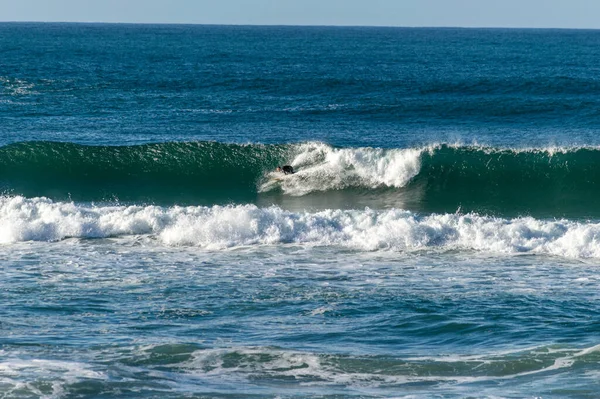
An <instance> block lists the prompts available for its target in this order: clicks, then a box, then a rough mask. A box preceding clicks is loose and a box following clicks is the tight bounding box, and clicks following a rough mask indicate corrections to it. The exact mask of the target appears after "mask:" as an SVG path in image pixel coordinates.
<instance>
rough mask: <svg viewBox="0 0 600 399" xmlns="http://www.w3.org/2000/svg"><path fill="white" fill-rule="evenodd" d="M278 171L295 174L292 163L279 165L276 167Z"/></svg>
mask: <svg viewBox="0 0 600 399" xmlns="http://www.w3.org/2000/svg"><path fill="white" fill-rule="evenodd" d="M275 170H276V171H277V172H283V174H285V175H293V174H294V168H293V167H292V166H291V165H283V166H278V167H277V169H275Z"/></svg>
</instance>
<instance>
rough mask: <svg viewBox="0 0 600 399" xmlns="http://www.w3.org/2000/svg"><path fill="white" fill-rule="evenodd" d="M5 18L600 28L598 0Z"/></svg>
mask: <svg viewBox="0 0 600 399" xmlns="http://www.w3.org/2000/svg"><path fill="white" fill-rule="evenodd" d="M0 21H69V22H147V23H194V24H244V25H246V24H248V25H369V26H461V27H533V28H539V27H551V28H600V0H0Z"/></svg>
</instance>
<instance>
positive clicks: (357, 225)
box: [0, 196, 600, 258]
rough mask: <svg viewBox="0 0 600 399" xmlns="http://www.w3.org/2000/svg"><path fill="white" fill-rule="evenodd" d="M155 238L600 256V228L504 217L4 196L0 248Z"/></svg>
mask: <svg viewBox="0 0 600 399" xmlns="http://www.w3.org/2000/svg"><path fill="white" fill-rule="evenodd" d="M139 235H150V236H151V237H154V238H156V240H157V241H158V242H159V243H162V244H165V245H171V246H182V245H186V246H197V247H201V248H206V249H212V250H218V249H224V248H231V247H239V246H250V245H278V244H287V243H294V244H300V245H308V246H341V247H347V248H351V249H356V250H363V251H375V250H391V251H414V250H472V251H483V252H491V253H499V254H518V253H532V254H549V255H557V256H564V257H572V258H599V257H600V223H593V222H575V221H569V220H550V221H548V220H538V219H534V218H531V217H526V218H515V219H502V218H495V217H489V216H480V215H474V214H466V215H465V214H443V215H435V214H434V215H427V216H422V215H418V214H415V213H412V212H409V211H404V210H400V209H391V210H386V211H375V210H371V209H368V208H367V209H364V210H339V209H335V210H325V211H320V212H290V211H286V210H283V209H281V208H278V207H269V208H258V207H256V206H254V205H239V206H213V207H203V206H194V207H179V206H176V207H158V206H86V205H79V204H75V203H67V202H54V201H52V200H49V199H46V198H32V199H28V198H23V197H20V196H16V197H2V198H0V243H4V244H9V243H15V242H22V241H59V240H63V239H66V238H71V237H74V238H106V237H121V236H139Z"/></svg>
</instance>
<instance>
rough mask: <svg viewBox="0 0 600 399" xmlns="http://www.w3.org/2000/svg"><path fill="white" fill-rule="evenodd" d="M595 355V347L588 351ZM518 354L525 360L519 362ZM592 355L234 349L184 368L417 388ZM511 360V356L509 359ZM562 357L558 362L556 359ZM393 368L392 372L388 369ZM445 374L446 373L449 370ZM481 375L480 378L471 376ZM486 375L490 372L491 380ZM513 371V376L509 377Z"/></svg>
mask: <svg viewBox="0 0 600 399" xmlns="http://www.w3.org/2000/svg"><path fill="white" fill-rule="evenodd" d="M590 349H591V350H592V351H593V350H595V349H597V348H596V347H594V348H590ZM517 353H518V354H520V356H519V357H521V360H519V358H518V357H517V358H515V356H514V355H515V354H517ZM588 353H589V352H588V350H583V351H581V352H574V351H573V350H570V351H567V353H565V354H563V353H556V354H554V355H552V354H551V353H550V352H546V353H545V355H543V356H541V357H540V354H539V353H535V352H529V351H517V352H507V353H496V354H492V355H477V356H458V355H456V356H450V359H448V358H445V357H444V358H429V357H425V358H416V359H401V358H397V359H392V358H378V357H374V356H365V357H358V358H357V357H349V356H343V355H319V354H315V353H308V352H298V351H289V350H283V349H278V348H268V347H234V348H223V349H203V350H198V351H195V352H194V353H193V354H192V357H191V359H190V360H189V361H186V362H184V363H183V364H181V365H180V367H181V368H182V369H184V370H186V371H187V372H188V373H190V374H195V375H198V376H202V377H205V378H215V379H218V380H221V381H222V380H227V379H235V380H238V379H239V378H244V377H246V378H249V379H253V378H255V377H264V376H269V377H271V378H286V379H289V378H293V379H294V381H296V382H297V383H299V384H300V385H315V386H320V385H327V384H335V385H354V386H371V387H381V386H385V385H398V384H406V383H414V382H423V381H430V382H457V383H475V382H483V381H493V380H510V379H514V378H518V377H522V376H526V375H533V374H542V373H546V372H551V371H555V370H559V369H565V368H570V367H571V366H572V365H573V364H574V363H576V362H577V361H578V360H579V358H580V357H581V356H584V355H585V354H588ZM506 355H508V356H506ZM556 355H558V356H556ZM526 359H529V360H535V364H536V365H537V366H538V367H537V368H533V369H530V368H528V367H525V368H523V369H522V370H519V368H520V367H518V366H517V364H521V363H522V361H523V360H526ZM440 362H442V363H443V364H447V363H454V367H453V369H454V372H455V374H454V375H448V374H447V373H442V374H440V375H436V374H435V371H434V370H438V366H439V365H440V364H439V363H440ZM503 364H504V365H506V369H507V371H508V372H507V373H506V374H503V375H498V374H497V371H498V365H503ZM391 365H393V366H392V367H390V366H391ZM445 369H446V370H447V367H446V368H445ZM474 369H480V372H479V373H478V374H479V375H472V373H473V370H474ZM485 370H489V371H490V373H489V374H487V373H486V372H485ZM510 370H513V371H514V372H512V373H511V372H510Z"/></svg>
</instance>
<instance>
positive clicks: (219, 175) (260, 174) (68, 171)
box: [0, 142, 600, 218]
mask: <svg viewBox="0 0 600 399" xmlns="http://www.w3.org/2000/svg"><path fill="white" fill-rule="evenodd" d="M283 163H290V164H291V165H293V166H294V167H295V168H296V170H297V173H296V174H294V175H291V176H286V177H284V178H283V179H281V180H273V179H272V177H273V175H272V173H271V171H272V170H273V169H274V168H275V167H276V166H277V165H281V164H283ZM0 185H1V187H2V188H3V190H4V192H6V193H9V194H11V195H23V196H26V197H40V196H45V197H48V198H52V199H55V200H65V199H70V200H75V201H113V200H119V201H123V202H137V203H140V202H143V203H154V204H159V205H174V204H179V205H186V204H189V205H192V204H201V205H213V204H221V205H223V204H227V203H256V204H259V205H261V206H262V205H271V204H277V205H280V206H283V207H286V208H292V209H299V208H306V207H314V208H341V209H349V208H357V207H358V208H360V207H364V206H369V207H373V208H384V209H385V208H403V209H410V210H415V211H422V212H437V213H445V212H454V211H456V210H457V209H460V210H461V211H464V212H479V213H485V214H496V215H504V216H517V215H523V214H530V215H534V216H555V217H579V218H585V217H597V216H599V215H600V207H598V206H597V198H598V197H599V195H600V149H596V148H567V149H555V148H548V149H520V150H516V149H501V148H490V147H479V146H450V145H432V146H428V147H421V148H407V149H382V148H334V147H331V146H329V145H326V144H322V143H301V144H287V145H259V144H248V145H239V144H223V143H216V142H192V143H162V144H147V145H138V146H122V147H111V146H82V145H76V144H70V143H52V142H27V143H17V144H11V145H7V146H4V147H2V148H0Z"/></svg>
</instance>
